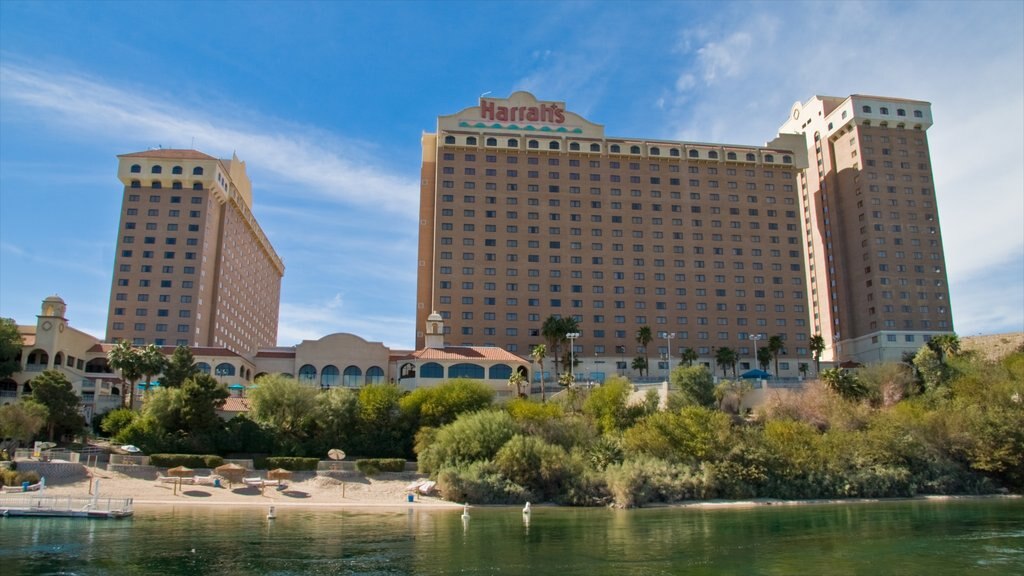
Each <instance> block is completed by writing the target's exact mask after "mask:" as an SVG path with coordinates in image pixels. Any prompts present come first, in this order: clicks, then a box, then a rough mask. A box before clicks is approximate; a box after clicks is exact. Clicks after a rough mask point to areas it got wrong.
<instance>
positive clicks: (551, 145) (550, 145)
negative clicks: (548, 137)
mask: <svg viewBox="0 0 1024 576" xmlns="http://www.w3.org/2000/svg"><path fill="white" fill-rule="evenodd" d="M558 148H559V145H558V141H557V140H552V141H551V142H548V150H558Z"/></svg>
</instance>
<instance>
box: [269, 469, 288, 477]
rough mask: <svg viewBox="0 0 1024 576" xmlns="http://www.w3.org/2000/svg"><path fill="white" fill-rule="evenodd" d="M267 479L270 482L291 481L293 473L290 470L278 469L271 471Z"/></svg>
mask: <svg viewBox="0 0 1024 576" xmlns="http://www.w3.org/2000/svg"><path fill="white" fill-rule="evenodd" d="M267 479H268V480H291V479H292V473H291V471H290V470H285V469H284V468H276V469H274V470H271V471H270V472H267Z"/></svg>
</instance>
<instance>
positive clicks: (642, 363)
mask: <svg viewBox="0 0 1024 576" xmlns="http://www.w3.org/2000/svg"><path fill="white" fill-rule="evenodd" d="M632 367H633V370H639V371H640V377H641V378H643V377H644V370H647V359H646V358H644V357H643V356H637V357H636V358H633V364H632Z"/></svg>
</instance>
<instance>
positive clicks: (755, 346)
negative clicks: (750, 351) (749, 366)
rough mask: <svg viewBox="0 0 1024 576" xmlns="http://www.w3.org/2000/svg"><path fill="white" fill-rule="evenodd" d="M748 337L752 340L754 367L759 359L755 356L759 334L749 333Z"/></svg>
mask: <svg viewBox="0 0 1024 576" xmlns="http://www.w3.org/2000/svg"><path fill="white" fill-rule="evenodd" d="M750 339H751V340H753V341H754V367H755V368H756V367H757V366H758V364H757V363H758V361H759V360H758V358H757V341H758V340H760V339H761V335H760V334H751V335H750Z"/></svg>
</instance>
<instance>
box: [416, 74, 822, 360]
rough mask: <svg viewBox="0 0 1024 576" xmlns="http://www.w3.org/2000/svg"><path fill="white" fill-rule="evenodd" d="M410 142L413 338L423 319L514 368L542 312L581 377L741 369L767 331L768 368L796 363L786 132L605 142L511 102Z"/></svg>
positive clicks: (791, 153)
mask: <svg viewBox="0 0 1024 576" xmlns="http://www.w3.org/2000/svg"><path fill="white" fill-rule="evenodd" d="M422 143H423V165H422V174H421V197H420V242H419V258H418V260H419V274H418V289H417V322H416V326H417V327H418V329H420V330H422V327H423V326H425V325H427V316H428V314H431V313H432V312H433V311H436V312H437V313H438V314H440V316H441V318H443V319H444V321H445V324H444V330H445V331H446V332H448V335H447V336H446V341H447V342H450V343H452V344H455V345H477V346H480V345H483V346H488V345H494V346H501V347H503V348H506V349H507V350H509V351H510V352H514V353H516V354H519V355H521V356H527V355H529V353H530V348H531V347H532V346H533V345H536V344H540V343H543V342H544V338H543V336H542V335H541V334H540V329H541V326H542V324H543V322H544V320H545V319H546V318H547V317H549V316H552V315H554V316H572V317H574V318H576V320H577V321H578V322H579V326H580V333H581V335H580V336H579V337H578V338H575V339H574V342H573V343H572V344H573V348H574V354H575V359H576V360H578V361H579V362H580V363H581V365H580V367H579V370H578V371H577V373H579V374H582V375H583V377H586V375H587V374H605V375H607V374H614V373H615V372H616V371H620V372H621V371H623V370H626V369H627V368H628V365H630V364H632V361H633V359H634V358H636V357H646V358H648V359H649V361H650V363H651V365H650V374H651V375H652V376H661V375H663V374H666V373H667V372H666V370H667V368H668V361H667V359H665V358H663V356H665V355H668V354H669V353H671V354H672V355H673V356H675V359H674V360H673V362H672V365H676V364H678V363H679V356H678V355H679V353H680V352H681V351H682V350H684V349H685V348H692V349H693V350H694V351H696V352H697V353H698V354H699V355H700V357H701V361H702V362H704V363H707V364H708V365H709V366H711V365H713V363H714V360H713V358H714V357H715V353H716V352H715V351H716V350H717V349H720V348H731V349H732V350H734V351H736V352H737V353H738V354H739V356H740V357H739V360H740V362H738V365H739V368H740V369H741V370H742V369H744V368H750V367H753V366H756V364H755V360H754V355H755V354H756V350H755V348H757V347H763V346H765V345H766V344H767V342H768V339H769V338H770V337H772V336H779V337H781V338H782V339H783V341H785V343H786V348H787V350H788V356H787V357H785V358H783V362H782V363H781V365H780V371H785V372H786V374H788V375H794V376H795V375H796V374H797V362H794V361H793V360H795V359H797V358H800V359H803V360H808V359H809V351H808V342H809V338H810V335H811V334H812V332H811V330H810V327H809V326H808V311H807V301H808V300H807V288H806V283H807V280H806V272H805V270H804V265H805V264H804V263H805V258H804V241H803V236H802V234H801V229H800V227H801V225H800V215H799V210H800V207H799V195H798V188H797V182H798V181H799V175H800V173H801V172H802V170H803V168H804V167H805V165H806V150H805V146H804V142H803V138H802V137H801V136H796V135H792V134H790V135H783V136H781V137H779V138H776V139H775V140H773V141H772V142H770V143H768V144H767V145H765V146H745V145H725V144H709V143H699V142H678V141H669V140H656V139H646V138H620V137H606V136H605V134H604V127H603V126H601V125H599V124H594V123H592V122H589V121H588V120H586V119H584V118H582V117H580V116H579V115H577V114H574V113H572V112H570V111H568V110H567V109H566V106H565V103H563V102H551V101H538V100H537V99H536V98H535V97H534V96H533V95H532V94H529V93H526V92H516V93H514V94H512V95H511V96H509V97H508V98H507V99H505V98H481V99H480V103H479V105H478V106H473V107H471V108H466V109H464V110H463V111H461V112H458V113H456V114H452V115H450V116H441V117H440V118H438V128H437V133H436V134H425V135H424V136H423V140H422ZM643 327H649V328H650V330H651V333H652V335H653V336H654V340H653V341H652V342H651V343H650V344H649V345H648V349H647V350H644V349H643V348H642V347H641V345H640V344H639V343H638V342H637V333H638V331H639V330H640V329H641V328H643ZM424 340H425V339H424V334H423V333H422V332H419V333H417V340H416V345H417V347H422V346H423V345H424ZM567 349H568V348H567V347H564V348H563V350H567ZM550 353H551V351H550V350H549V354H550ZM658 360H661V362H658V364H655V362H656V361H658ZM716 370H717V368H716ZM717 371H720V370H717ZM595 378H597V377H596V376H595Z"/></svg>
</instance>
